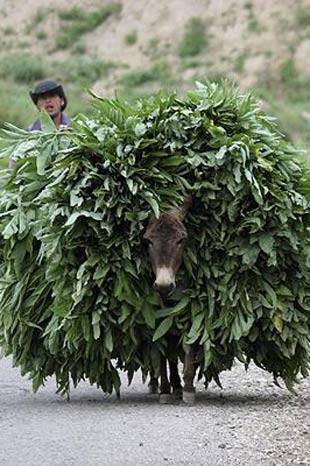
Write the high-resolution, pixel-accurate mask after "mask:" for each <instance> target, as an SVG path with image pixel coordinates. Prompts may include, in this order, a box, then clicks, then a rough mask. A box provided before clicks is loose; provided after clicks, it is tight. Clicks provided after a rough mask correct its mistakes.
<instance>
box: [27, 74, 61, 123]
mask: <svg viewBox="0 0 310 466" xmlns="http://www.w3.org/2000/svg"><path fill="white" fill-rule="evenodd" d="M29 94H30V97H31V99H32V101H33V103H34V104H35V105H36V106H37V107H38V109H39V110H45V111H46V112H47V113H48V114H49V116H50V117H51V119H52V120H53V122H54V124H55V126H56V128H61V127H64V128H65V127H67V126H69V124H70V119H69V117H68V116H67V115H66V114H65V113H63V111H64V110H65V108H66V106H67V98H66V95H65V93H64V90H63V87H62V86H61V85H60V84H58V83H56V82H55V81H51V80H46V81H41V82H40V83H38V84H37V85H36V87H35V89H34V91H33V92H31V91H30V93H29ZM41 129H42V128H41V122H40V119H37V120H36V121H34V122H33V123H32V124H31V125H30V126H29V128H28V131H41Z"/></svg>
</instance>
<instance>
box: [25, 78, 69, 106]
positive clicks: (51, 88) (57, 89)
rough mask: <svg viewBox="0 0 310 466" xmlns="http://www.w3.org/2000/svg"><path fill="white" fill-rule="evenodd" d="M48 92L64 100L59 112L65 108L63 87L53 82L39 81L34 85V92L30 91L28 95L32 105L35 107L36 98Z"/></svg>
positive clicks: (65, 99)
mask: <svg viewBox="0 0 310 466" xmlns="http://www.w3.org/2000/svg"><path fill="white" fill-rule="evenodd" d="M50 92H52V93H55V94H57V95H59V97H61V98H62V99H63V100H64V103H63V105H62V106H61V111H63V110H64V109H65V108H66V106H67V98H66V95H65V93H64V90H63V87H62V86H61V85H60V84H58V83H56V82H55V81H51V80H46V81H41V82H39V83H38V84H37V85H36V87H35V88H34V91H33V92H32V91H30V92H29V94H30V97H31V99H32V101H33V103H34V104H35V105H37V102H38V98H39V97H40V96H42V95H44V94H47V93H50Z"/></svg>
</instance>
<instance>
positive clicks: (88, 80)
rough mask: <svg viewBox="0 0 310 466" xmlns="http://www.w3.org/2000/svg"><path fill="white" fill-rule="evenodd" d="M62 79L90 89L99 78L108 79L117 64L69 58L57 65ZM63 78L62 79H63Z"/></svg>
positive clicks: (82, 58)
mask: <svg viewBox="0 0 310 466" xmlns="http://www.w3.org/2000/svg"><path fill="white" fill-rule="evenodd" d="M55 65H56V69H57V73H58V74H59V76H60V79H61V80H62V81H65V82H75V83H78V84H81V85H83V86H86V87H90V86H91V85H92V84H93V83H94V82H95V81H97V80H98V79H99V78H103V77H106V76H107V75H108V74H109V71H110V70H111V69H113V68H115V66H116V65H115V63H113V62H108V61H103V60H97V59H92V58H88V57H84V56H81V57H79V56H77V57H75V58H69V59H67V60H66V61H65V62H58V63H56V64H55ZM61 76H62V77H61Z"/></svg>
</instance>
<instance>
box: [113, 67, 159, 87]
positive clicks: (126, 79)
mask: <svg viewBox="0 0 310 466" xmlns="http://www.w3.org/2000/svg"><path fill="white" fill-rule="evenodd" d="M156 79H157V78H156V76H155V75H154V72H153V71H152V70H130V71H127V72H126V73H124V74H123V75H122V76H121V77H120V79H119V84H122V85H123V86H126V87H136V86H140V85H142V84H144V83H147V82H150V81H156Z"/></svg>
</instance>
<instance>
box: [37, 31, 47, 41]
mask: <svg viewBox="0 0 310 466" xmlns="http://www.w3.org/2000/svg"><path fill="white" fill-rule="evenodd" d="M36 38H37V39H38V40H46V39H47V34H46V32H45V31H38V32H37V34H36Z"/></svg>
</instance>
